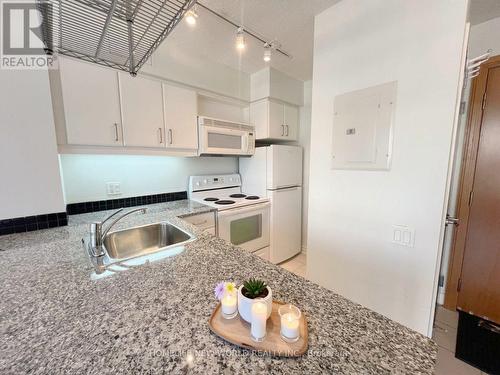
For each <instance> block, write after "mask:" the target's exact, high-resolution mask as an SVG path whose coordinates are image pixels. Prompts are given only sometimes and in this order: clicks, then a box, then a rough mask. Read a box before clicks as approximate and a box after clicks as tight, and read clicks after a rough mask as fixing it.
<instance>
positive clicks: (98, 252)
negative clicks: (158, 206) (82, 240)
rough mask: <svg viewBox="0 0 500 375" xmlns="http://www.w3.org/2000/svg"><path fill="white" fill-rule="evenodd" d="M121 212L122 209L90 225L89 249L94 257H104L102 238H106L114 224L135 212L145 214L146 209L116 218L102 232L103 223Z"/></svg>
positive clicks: (136, 210) (129, 212)
mask: <svg viewBox="0 0 500 375" xmlns="http://www.w3.org/2000/svg"><path fill="white" fill-rule="evenodd" d="M122 211H123V208H120V209H119V210H118V211H116V212H113V213H112V214H111V215H109V216H108V217H107V218H106V219H104V220H103V221H98V222H95V223H92V224H90V247H91V250H92V253H93V255H94V256H95V257H100V256H103V255H105V252H104V247H103V246H102V245H103V242H104V238H105V237H106V235H107V234H108V232H109V231H110V229H111V228H113V227H114V226H115V224H116V223H118V222H119V221H120V220H121V219H123V218H124V217H126V216H128V215H130V214H133V213H135V212H142V214H145V213H146V211H147V208H145V207H142V208H137V209H135V210H132V211H128V212H126V213H124V214H123V215H121V216H119V217H118V218H116V219H115V220H113V222H112V223H111V224H110V225H108V227H107V228H106V229H105V230H103V226H104V223H106V222H107V221H108V220H109V219H111V218H112V217H115V216H116V215H118V214H119V213H120V212H122Z"/></svg>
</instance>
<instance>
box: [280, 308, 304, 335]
mask: <svg viewBox="0 0 500 375" xmlns="http://www.w3.org/2000/svg"><path fill="white" fill-rule="evenodd" d="M278 313H279V315H280V321H281V329H280V333H281V338H282V339H283V341H285V342H296V341H298V339H299V338H300V329H299V328H300V316H301V314H302V313H301V312H300V310H299V308H298V307H296V306H294V305H283V306H281V307H280V308H279V309H278Z"/></svg>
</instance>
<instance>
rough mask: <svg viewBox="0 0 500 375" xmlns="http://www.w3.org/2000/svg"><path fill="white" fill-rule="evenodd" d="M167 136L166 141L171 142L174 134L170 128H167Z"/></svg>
mask: <svg viewBox="0 0 500 375" xmlns="http://www.w3.org/2000/svg"><path fill="white" fill-rule="evenodd" d="M168 136H169V138H170V140H169V142H168V143H170V144H172V142H173V141H174V135H173V133H172V129H168Z"/></svg>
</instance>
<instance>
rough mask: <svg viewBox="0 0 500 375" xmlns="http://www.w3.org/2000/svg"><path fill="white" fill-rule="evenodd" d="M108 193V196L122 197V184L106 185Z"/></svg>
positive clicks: (109, 183)
mask: <svg viewBox="0 0 500 375" xmlns="http://www.w3.org/2000/svg"><path fill="white" fill-rule="evenodd" d="M106 192H107V193H108V195H121V193H122V191H121V184H120V183H119V182H108V183H106Z"/></svg>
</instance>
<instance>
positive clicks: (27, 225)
mask: <svg viewBox="0 0 500 375" xmlns="http://www.w3.org/2000/svg"><path fill="white" fill-rule="evenodd" d="M183 199H187V191H180V192H177V193H163V194H156V195H145V196H141V197H132V198H122V199H111V200H106V201H96V202H83V203H72V204H68V205H67V206H66V212H56V213H52V214H45V215H36V216H26V217H16V218H13V219H5V220H0V236H3V235H6V234H12V233H24V232H32V231H35V230H40V229H48V228H55V227H62V226H66V225H68V215H76V214H85V213H88V212H96V211H105V210H113V209H118V208H122V207H134V206H142V205H146V204H153V203H163V202H172V201H179V200H183Z"/></svg>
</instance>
